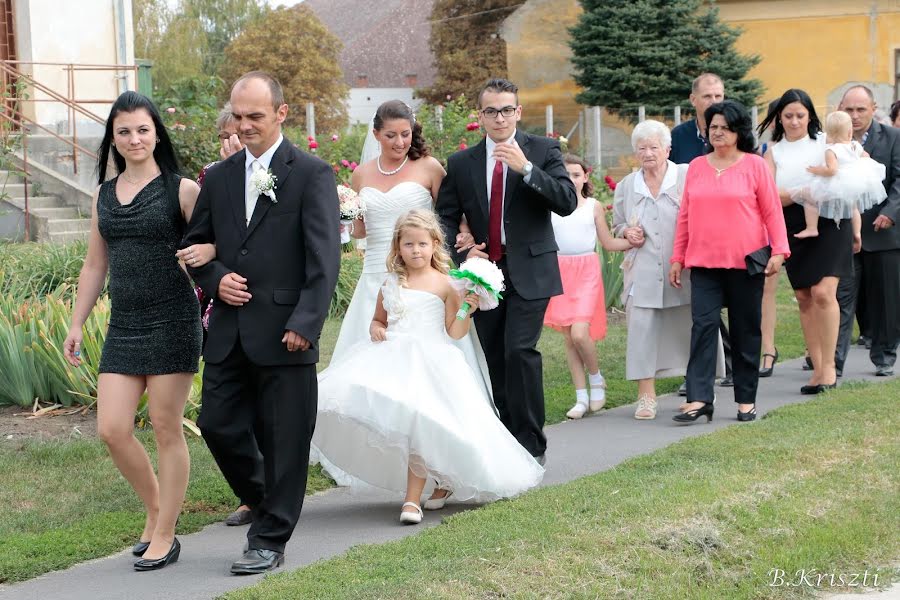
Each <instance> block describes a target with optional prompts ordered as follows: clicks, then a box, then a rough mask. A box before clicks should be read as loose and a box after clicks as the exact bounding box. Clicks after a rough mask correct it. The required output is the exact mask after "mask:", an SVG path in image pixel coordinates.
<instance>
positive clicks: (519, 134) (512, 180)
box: [503, 130, 529, 216]
mask: <svg viewBox="0 0 900 600" xmlns="http://www.w3.org/2000/svg"><path fill="white" fill-rule="evenodd" d="M528 142H529V140H528V136H526V135H525V133H524V132H523V131H521V130H517V131H516V144H518V145H519V149H521V150H522V153H523V154H524V155H525V156H526V158H527V157H528ZM522 179H524V176H522V175H520V174H519V173H516V172H515V171H513V170H512V169H509V168H507V169H506V193H505V194H504V196H503V216H506V213H507V212H509V205H510V200H512V198H513V197H514V194H515V192H516V187H518V185H519V184H520V183H522Z"/></svg>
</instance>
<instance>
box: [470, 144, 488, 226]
mask: <svg viewBox="0 0 900 600" xmlns="http://www.w3.org/2000/svg"><path fill="white" fill-rule="evenodd" d="M469 156H470V157H471V158H472V161H473V162H474V163H475V165H474V166H473V169H474V170H473V171H472V173H473V175H472V180H473V182H474V185H475V196H476V197H477V198H478V206H479V207H480V208H481V212H482V213H483V214H482V217H483V218H484V222H485V223H487V220H488V195H487V142H485V140H481V142H480V143H479V144H478V145H476V146H475V147H474V148H472V153H471V154H470V155H469Z"/></svg>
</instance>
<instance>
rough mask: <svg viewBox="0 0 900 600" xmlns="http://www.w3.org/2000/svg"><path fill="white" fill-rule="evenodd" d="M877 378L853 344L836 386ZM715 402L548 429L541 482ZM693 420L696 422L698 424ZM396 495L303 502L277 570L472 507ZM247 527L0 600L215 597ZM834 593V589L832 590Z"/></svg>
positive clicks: (595, 468)
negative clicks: (416, 509) (417, 514)
mask: <svg viewBox="0 0 900 600" xmlns="http://www.w3.org/2000/svg"><path fill="white" fill-rule="evenodd" d="M807 378H808V373H807V372H805V371H802V370H801V360H792V361H787V362H784V363H779V364H778V366H777V367H776V369H775V376H774V377H772V378H769V379H761V380H760V390H759V396H758V409H757V410H758V412H759V413H760V416H762V415H763V414H765V413H766V412H767V411H769V410H772V409H773V408H777V407H779V406H784V405H786V404H794V403H798V402H802V401H804V400H807V399H809V398H810V397H809V396H801V395H800V393H799V390H800V386H801V385H803V384H804V383H806V382H807ZM851 380H868V381H876V380H877V381H885V378H880V377H879V378H876V377H874V369H873V367H872V366H871V364H870V363H869V360H868V352H866V351H864V350H862V349H860V348H857V347H854V348H853V350H852V351H851V353H850V356H849V358H848V360H847V364H846V366H845V369H844V379H843V381H844V382H847V381H851ZM717 394H718V401H717V403H716V414H715V417H714V418H713V421H712V423H709V424H707V423H705V421H704V422H702V423H700V422H698V423H696V424H694V425H691V426H681V425H677V424H675V423H674V422H673V421H672V420H671V416H672V415H673V414H674V413H675V411H676V409H677V406H678V404H679V402H680V400H679V398H678V397H677V396H668V397H663V398H661V401H660V409H659V413H658V415H657V418H656V420H655V421H636V420H635V419H633V418H632V415H633V411H634V406H633V405H630V406H622V407H618V408H614V409H611V410H606V411H602V412H601V413H600V414H598V415H594V416H591V417H588V418H584V419H581V420H580V421H571V422H567V423H560V424H558V425H553V426H550V427H548V428H547V436H548V439H549V442H548V443H549V450H548V452H547V473H546V476H545V479H544V485H553V484H557V483H563V482H567V481H571V480H573V479H576V478H578V477H582V476H584V475H589V474H592V473H597V472H600V471H604V470H606V469H610V468H612V467H614V466H615V465H617V464H619V463H620V462H622V461H624V460H626V459H628V458H631V457H633V456H637V455H640V454H646V453H648V452H652V451H653V450H656V449H658V448H662V447H664V446H668V445H669V444H671V443H673V442H676V441H678V440H681V439H684V438H687V437H692V436H698V435H702V434H704V433H709V432H711V431H715V430H717V429H721V428H723V427H729V426H732V425H735V424H736V423H737V422H736V420H735V413H736V405H735V404H734V401H733V396H732V391H731V388H721V387H719V388H717ZM701 420H702V419H701ZM401 500H402V498H401V497H400V496H398V495H396V494H377V495H366V496H360V495H354V494H350V493H349V492H348V491H347V490H346V489H341V488H337V489H333V490H329V491H326V492H323V493H320V494H317V495H315V496H311V497H309V498H307V499H306V502H305V506H304V508H303V516H302V517H301V519H300V524H299V525H298V527H297V530H296V531H295V533H294V536H293V539H292V541H291V543H290V544H289V545H288V547H287V552H286V555H285V558H286V562H285V567H284V568H286V569H296V568H299V567H302V566H304V565H308V564H311V563H313V562H316V561H318V560H322V559H324V558H329V557H332V556H336V555H338V554H341V553H343V552H345V551H346V550H348V549H349V548H350V547H352V546H356V545H359V544H377V543H381V542H386V541H389V540H394V539H398V538H403V537H406V536H408V535H413V534H415V533H417V532H419V531H422V529H423V528H424V527H431V526H434V525H438V524H439V523H440V521H441V517H442V516H444V515H447V514H452V513H453V512H458V511H460V510H466V509H467V508H471V506H461V505H448V507H447V508H446V509H445V510H443V511H438V512H436V513H435V512H431V513H428V512H426V517H425V521H424V522H423V524H422V525H420V526H418V527H411V526H402V525H400V524H399V522H398V513H399V510H400V504H401ZM245 536H246V528H243V527H225V526H224V525H220V524H217V525H210V526H208V527H206V528H205V529H203V530H202V531H200V532H198V533H195V534H192V535H185V536H179V539H180V540H181V544H182V552H181V558H180V560H179V562H178V563H176V564H175V565H173V566H170V567H167V568H165V569H163V570H161V571H156V572H150V573H136V572H134V571H133V570H132V568H131V564H132V562H133V561H134V557H132V556H131V554H130V553H129V552H128V551H127V550H126V551H123V552H121V553H119V554H117V555H114V556H110V557H107V558H103V559H98V560H95V561H91V562H88V563H83V564H80V565H76V566H74V567H72V568H70V569H68V570H66V571H58V572H55V573H48V574H46V575H43V576H41V577H38V578H36V579H32V580H30V581H26V582H23V583H20V584H15V585H2V586H0V599H2V600H6V599H10V600H12V599H15V600H32V599H33V600H38V599H40V600H54V599H57V598H58V599H65V600H75V599H81V598H83V599H85V600H105V599H110V600H120V599H123V598H128V599H130V600H143V599H147V600H155V599H158V598H166V599H167V600H180V599H184V600H198V599H201V598H214V597H216V596H217V595H220V594H222V593H224V592H226V591H228V590H231V589H235V588H238V587H244V586H249V585H252V584H254V583H255V582H257V581H259V579H260V577H261V576H249V577H235V576H232V575H230V574H229V573H228V568H229V566H230V565H231V563H232V561H234V560H235V559H236V558H238V557H239V556H240V553H241V548H242V546H243V544H244V542H245V539H246V538H245ZM831 591H838V590H831Z"/></svg>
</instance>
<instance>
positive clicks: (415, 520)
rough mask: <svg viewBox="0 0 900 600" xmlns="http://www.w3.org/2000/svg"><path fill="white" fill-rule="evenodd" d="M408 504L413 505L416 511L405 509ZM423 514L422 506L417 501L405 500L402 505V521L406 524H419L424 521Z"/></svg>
mask: <svg viewBox="0 0 900 600" xmlns="http://www.w3.org/2000/svg"><path fill="white" fill-rule="evenodd" d="M407 506H412V507H413V508H415V509H416V512H409V511H405V510H403V509H404V508H405V507H407ZM423 516H424V515H423V514H422V507H421V506H419V505H418V504H416V503H415V502H404V503H403V506H401V507H400V522H401V523H403V524H404V525H418V524H419V523H421V522H422V517H423Z"/></svg>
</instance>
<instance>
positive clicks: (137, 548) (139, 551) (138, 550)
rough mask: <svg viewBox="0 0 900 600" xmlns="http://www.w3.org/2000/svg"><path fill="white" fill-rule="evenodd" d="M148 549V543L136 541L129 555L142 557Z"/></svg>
mask: <svg viewBox="0 0 900 600" xmlns="http://www.w3.org/2000/svg"><path fill="white" fill-rule="evenodd" d="M149 547H150V542H142V541H141V540H138V543H137V544H135V545H134V546H132V547H131V553H132V554H134V555H135V556H143V555H144V552H146V551H147V548H149Z"/></svg>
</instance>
